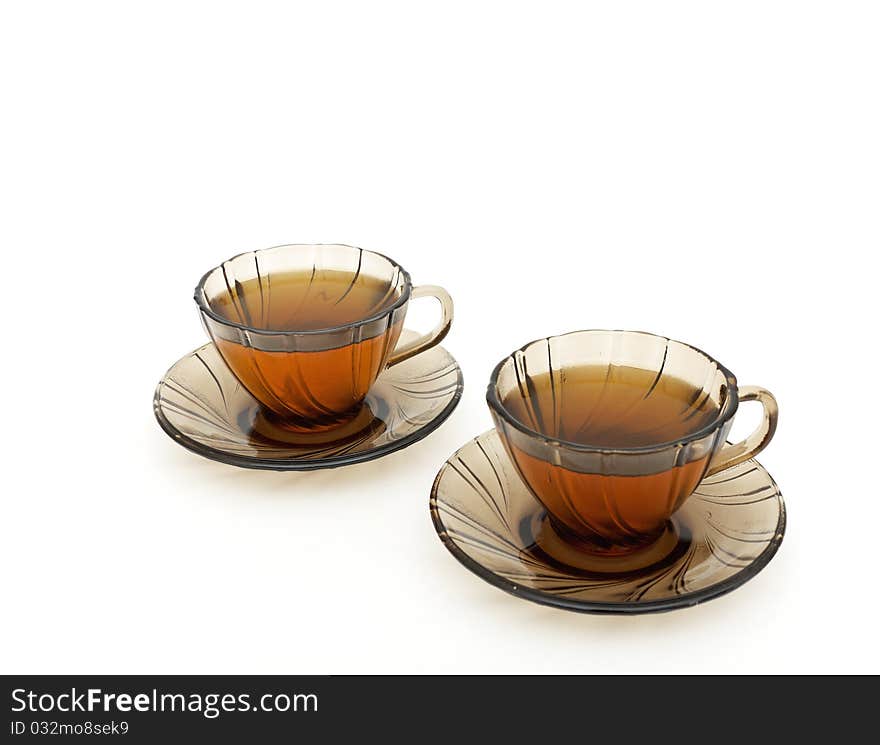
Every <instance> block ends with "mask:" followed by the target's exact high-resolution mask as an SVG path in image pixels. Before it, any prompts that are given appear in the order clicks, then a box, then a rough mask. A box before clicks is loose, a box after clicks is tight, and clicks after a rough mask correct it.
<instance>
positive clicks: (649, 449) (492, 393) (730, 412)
mask: <svg viewBox="0 0 880 745" xmlns="http://www.w3.org/2000/svg"><path fill="white" fill-rule="evenodd" d="M585 333H606V334H608V333H610V334H634V335H641V336H650V337H653V338H655V339H661V340H663V341H665V342H667V343H669V342H674V343H675V344H681V345H682V346H684V347H688V348H690V349H692V350H694V351H695V352H697V353H698V354H700V355H702V356H703V357H705V358H706V359H707V360H708V361H709V362H711V363H712V364H713V365H715V366H716V367H717V368H718V369H719V370H720V371H721V372H722V374H723V375H724V377H725V378H726V379H727V389H728V397H727V401H725V403H724V406H723V407H722V408H721V411H719V412H718V416H716V417H715V418H714V419H713V420H712V421H711V422H709V423H708V424H706V425H704V426H702V427H700V429H697V430H694V431H693V432H691V433H689V434H688V435H687V436H686V437H680V438H678V439H676V440H667V441H666V442H659V443H654V444H651V445H639V446H637V447H630V448H621V447H614V448H612V447H599V446H596V445H585V444H583V443H579V442H573V441H571V440H565V439H561V438H555V437H548V436H547V435H545V434H543V433H542V432H538V431H537V430H535V429H532V428H531V427H529V426H528V425H526V424H525V423H524V422H521V421H520V420H519V419H517V418H516V417H515V416H513V414H511V413H510V412H509V411H508V410H507V408H506V407H505V406H504V404H503V403H502V401H501V399H500V398H499V396H498V391H497V384H498V376H499V375H500V374H501V368H502V367H503V366H504V365H505V363H506V362H507V361H508V360H509V359H511V358H512V357H513V356H514V355H515V354H516V353H517V352H525V351H526V349H528V348H529V347H530V346H531V345H532V344H535V343H537V342H542V341H547V342H549V341H550V340H551V339H558V338H561V337H565V336H572V335H574V334H585ZM486 403H487V404H488V406H489V409H490V410H491V411H492V412H493V413H494V414H497V415H498V416H499V417H501V418H502V419H503V420H504V421H505V422H507V423H508V424H510V425H511V426H512V427H514V428H515V429H518V430H519V431H520V432H522V433H523V434H525V435H528V436H529V437H532V438H535V439H538V440H542V441H543V442H544V443H545V444H547V445H549V446H551V447H564V448H567V449H570V450H576V451H578V452H584V453H605V454H614V453H618V454H627V453H639V454H643V453H655V452H660V451H662V450H666V449H667V448H670V447H673V446H678V445H685V444H687V443H689V442H693V441H694V440H699V439H700V438H702V437H704V436H706V435H707V434H709V433H710V432H712V431H714V430H717V429H718V428H719V427H721V426H723V425H724V424H725V423H726V422H728V421H729V420H730V419H732V418H733V416H734V414H736V411H737V409H738V408H739V394H738V392H737V382H736V376H735V375H734V374H733V373H732V372H731V371H730V370H728V369H727V368H726V367H725V366H724V365H722V364H721V363H720V362H718V360H716V359H715V358H714V357H712V356H711V355H708V354H706V353H705V352H704V351H703V350H702V349H699V348H698V347H695V346H693V345H692V344H688V343H687V342H683V341H678V340H677V339H671V338H669V337H667V336H661V335H659V334H652V333H651V332H649V331H631V330H629V329H579V330H576V331H568V332H566V333H564V334H554V335H553V336H545V337H541V338H539V339H532V341H530V342H528V343H526V344H523V346H521V347H519V349H515V350H514V351H513V352H511V353H510V354H508V355H507V356H506V357H504V359H502V360H501V361H500V362H499V363H498V364H497V365H495V368H494V369H493V370H492V374H491V375H490V376H489V385H488V387H487V388H486Z"/></svg>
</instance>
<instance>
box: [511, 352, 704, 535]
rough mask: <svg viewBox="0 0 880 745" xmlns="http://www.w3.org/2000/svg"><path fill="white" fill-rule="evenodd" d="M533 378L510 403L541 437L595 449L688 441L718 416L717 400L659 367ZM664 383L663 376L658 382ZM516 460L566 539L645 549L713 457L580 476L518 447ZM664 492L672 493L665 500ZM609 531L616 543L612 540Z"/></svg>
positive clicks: (590, 369) (592, 369)
mask: <svg viewBox="0 0 880 745" xmlns="http://www.w3.org/2000/svg"><path fill="white" fill-rule="evenodd" d="M559 374H560V373H558V372H557V373H556V377H555V379H551V376H550V374H549V373H546V374H543V375H536V376H534V377H531V378H530V379H529V381H530V383H529V389H528V393H529V396H528V397H521V396H520V395H511V396H509V397H508V398H507V399H506V400H505V401H504V402H503V403H504V406H505V408H506V409H507V410H508V411H509V412H510V413H511V414H513V415H514V416H515V417H516V418H517V419H519V420H520V421H521V422H523V423H524V424H525V425H526V426H528V427H530V428H531V429H535V430H537V431H539V432H541V433H542V434H544V435H546V436H548V437H553V438H558V439H560V440H566V441H569V442H573V443H577V444H580V445H587V446H591V447H597V448H611V449H614V448H617V449H623V448H637V447H644V446H652V445H657V444H660V443H665V442H671V441H674V440H678V439H682V438H685V437H687V436H688V435H690V434H692V433H694V432H696V431H697V430H699V429H701V428H703V427H704V426H706V425H708V424H710V423H711V422H712V421H714V420H715V419H716V418H717V416H718V414H719V406H718V404H717V402H715V401H713V400H711V397H708V396H705V395H704V394H703V391H702V390H701V389H700V388H698V387H696V386H693V385H691V384H689V383H687V382H685V381H683V380H679V379H676V378H671V377H669V376H663V378H662V379H660V380H659V381H657V372H656V371H655V370H643V369H639V368H633V367H617V366H614V367H611V368H609V367H607V366H605V365H601V366H599V365H586V366H583V367H570V368H566V369H565V370H564V373H562V374H564V376H565V382H564V385H562V384H561V381H560V380H559ZM655 381H656V382H655ZM511 450H512V453H511V454H512V456H513V458H514V460H515V462H516V465H517V466H518V468H519V469H520V472H521V473H522V475H523V477H524V478H525V480H526V482H527V483H529V484H531V485H533V486H534V489H533V491H536V492H538V491H540V495H541V500H542V501H543V502H544V504H545V506H546V507H547V509H548V511H549V512H551V513H552V514H553V515H554V516H555V517H554V527H556V528H557V529H558V530H559V532H561V533H564V534H566V537H569V538H570V539H572V540H574V539H575V537H576V536H580V537H583V536H586V539H587V540H590V537H591V536H592V537H593V539H595V541H596V542H597V545H598V544H601V543H609V542H610V543H613V544H619V545H621V546H625V545H632V546H639V545H643V544H645V543H649V542H651V540H653V538H654V537H656V534H657V532H658V531H660V530H662V527H663V524H664V522H665V515H668V514H670V512H672V511H673V510H674V509H677V508H678V507H679V506H680V504H681V503H682V502H683V501H684V499H685V498H687V496H688V495H690V494H691V492H692V491H693V490H694V489H695V488H696V486H697V484H698V483H699V481H700V479H701V478H702V476H703V473H704V472H705V470H706V468H707V466H708V459H709V455H706V456H705V457H703V458H700V459H699V460H695V461H692V462H690V463H686V464H684V465H680V466H677V467H674V468H670V469H668V470H665V471H660V472H658V473H650V474H647V475H633V476H620V475H607V474H598V473H580V472H578V471H574V470H569V469H567V468H564V467H562V466H560V465H556V464H552V463H549V462H547V461H544V460H541V459H539V458H536V457H534V456H532V455H530V454H528V453H525V452H523V451H522V450H521V449H519V448H517V447H514V446H511ZM657 495H670V496H669V499H673V500H675V501H677V504H673V505H667V504H666V502H665V498H664V499H658V498H657ZM609 536H611V537H612V539H611V540H610V541H609Z"/></svg>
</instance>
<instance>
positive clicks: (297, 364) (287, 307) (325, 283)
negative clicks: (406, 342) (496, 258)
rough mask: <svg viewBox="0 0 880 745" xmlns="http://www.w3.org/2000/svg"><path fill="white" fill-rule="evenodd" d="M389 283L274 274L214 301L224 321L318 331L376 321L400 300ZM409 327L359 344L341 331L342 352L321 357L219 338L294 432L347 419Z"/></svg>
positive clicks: (344, 275) (343, 275)
mask: <svg viewBox="0 0 880 745" xmlns="http://www.w3.org/2000/svg"><path fill="white" fill-rule="evenodd" d="M399 297H400V296H399V291H398V290H397V289H395V288H394V287H393V286H392V285H390V284H389V282H388V281H386V280H380V279H376V278H374V277H369V276H365V275H357V276H355V275H353V274H351V273H348V272H334V271H325V270H322V271H320V272H312V271H311V270H309V271H307V272H290V273H285V274H272V275H271V276H268V277H266V276H264V277H262V278H254V279H250V280H248V281H246V282H243V283H241V282H239V283H236V285H235V287H234V288H232V293H231V294H224V295H222V296H219V297H217V298H215V299H213V300H211V308H212V310H213V311H214V312H215V313H217V314H218V315H220V316H222V317H223V318H225V319H227V320H229V321H233V322H235V323H240V324H242V325H245V326H248V327H251V328H256V329H263V330H271V331H317V330H322V329H331V328H334V327H337V326H345V325H347V324H351V323H355V322H357V321H360V320H363V319H365V318H368V317H370V316H373V315H375V314H377V313H379V312H381V311H382V310H383V309H385V308H387V307H388V306H390V305H392V304H393V303H394V302H395V301H397V300H398V299H399ZM400 331H401V324H400V323H399V322H398V323H395V324H393V325H391V326H387V327H385V328H384V329H383V330H382V331H381V332H380V333H379V334H377V335H373V336H371V337H369V338H359V336H358V334H357V331H356V330H355V331H353V330H351V329H344V330H341V331H339V332H335V334H334V335H331V338H332V337H333V336H338V342H339V344H338V346H334V347H333V348H331V349H320V350H316V351H275V350H266V349H254V348H252V347H248V346H243V345H241V344H237V343H235V342H231V341H228V340H224V339H219V338H218V339H215V343H216V344H217V348H218V350H219V351H220V354H221V355H222V356H223V358H224V360H226V363H227V365H228V366H229V367H230V369H231V370H232V371H233V372H234V373H235V375H236V377H237V378H238V379H239V380H240V381H241V382H242V384H243V385H244V386H245V387H246V388H247V389H248V390H250V391H251V392H252V393H254V394H255V395H257V397H258V398H260V400H261V401H263V402H264V404H266V405H267V406H268V407H269V408H270V409H271V410H272V411H273V412H274V413H275V414H276V415H277V416H278V417H280V418H281V419H283V420H284V421H285V422H286V423H287V424H288V425H289V426H290V427H291V428H294V429H298V428H302V429H321V428H324V429H326V428H328V427H334V426H337V425H338V424H340V423H342V422H345V421H347V420H348V419H349V418H351V416H352V415H353V414H354V413H356V411H357V410H358V409H359V407H360V404H361V403H362V402H363V400H364V398H365V396H366V395H367V392H368V391H369V389H370V386H371V385H372V384H373V382H374V381H375V379H376V377H377V376H378V374H379V373H380V372H381V371H382V369H383V368H384V366H385V363H386V361H387V359H388V356H389V354H390V353H391V351H392V350H393V349H394V347H395V345H396V344H397V340H398V338H399V336H400Z"/></svg>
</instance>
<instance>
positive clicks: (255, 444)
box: [153, 331, 463, 470]
mask: <svg viewBox="0 0 880 745" xmlns="http://www.w3.org/2000/svg"><path fill="white" fill-rule="evenodd" d="M415 336H416V335H415V334H413V333H412V332H409V331H404V340H405V341H406V340H408V339H409V337H415ZM462 388H463V380H462V374H461V370H460V368H459V366H458V363H457V362H456V361H455V359H454V358H453V357H452V356H451V355H450V354H449V353H448V352H447V351H446V350H445V349H443V347H440V346H435V347H434V348H432V349H429V350H428V351H426V352H423V353H422V354H419V355H417V356H416V357H413V358H411V359H408V360H405V361H404V362H401V363H400V364H398V365H395V366H394V367H391V368H388V369H387V370H385V371H383V372H382V373H381V374H380V376H379V378H378V379H377V381H376V384H375V385H374V386H373V387H372V389H371V390H370V391H369V393H368V394H367V396H366V398H365V400H364V403H363V405H362V407H361V408H360V410H359V412H358V414H357V415H356V416H355V417H354V418H353V419H352V420H351V421H350V422H349V423H347V424H346V425H343V426H342V427H341V428H337V429H334V430H330V431H327V432H325V433H323V435H321V434H317V433H313V432H309V433H303V434H297V433H295V432H291V431H290V430H288V429H286V428H283V427H280V426H278V425H277V423H276V422H274V421H272V419H271V418H269V417H267V415H266V411H265V408H264V407H263V406H261V405H260V403H259V402H258V401H257V400H256V399H255V398H254V397H253V396H252V395H251V394H250V393H249V392H248V391H247V389H246V388H244V387H243V386H242V385H241V383H240V382H239V381H238V379H237V378H235V376H233V375H232V373H231V372H230V370H229V368H228V367H227V366H226V364H224V362H223V359H222V358H221V357H220V354H219V352H218V351H217V348H216V347H215V346H214V345H213V344H206V345H205V346H203V347H201V348H199V349H197V350H195V351H194V352H192V353H191V354H188V355H186V356H185V357H183V358H182V359H180V360H178V362H177V363H175V364H174V365H173V366H172V367H171V369H170V370H168V372H167V373H166V374H165V376H164V377H163V378H162V381H161V382H160V383H159V385H158V387H157V388H156V393H155V396H154V400H153V408H154V412H155V414H156V418H157V419H158V421H159V424H160V425H161V426H162V428H163V429H164V430H165V431H166V432H167V433H168V434H169V435H170V436H171V437H172V438H173V439H174V441H175V442H177V443H179V444H181V445H183V446H184V447H186V448H188V449H190V450H192V451H194V452H196V453H199V454H200V455H203V456H205V457H207V458H211V459H213V460H218V461H222V462H224V463H229V464H232V465H236V466H244V467H248V468H263V469H272V470H310V469H316V468H330V467H334V466H342V465H347V464H350V463H358V462H361V461H366V460H372V459H373V458H378V457H380V456H382V455H385V454H387V453H390V452H393V451H395V450H399V449H401V448H404V447H407V446H408V445H411V444H412V443H414V442H417V441H419V440H420V439H422V438H423V437H426V436H427V435H428V434H430V433H431V432H433V431H434V430H435V429H436V428H437V427H438V426H439V425H440V424H441V423H442V422H444V421H445V420H446V419H447V417H448V416H449V415H450V414H451V413H452V411H453V409H454V408H455V406H456V405H457V404H458V402H459V400H460V398H461V393H462Z"/></svg>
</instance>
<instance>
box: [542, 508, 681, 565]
mask: <svg viewBox="0 0 880 745" xmlns="http://www.w3.org/2000/svg"><path fill="white" fill-rule="evenodd" d="M533 520H534V524H532V525H530V526H529V527H528V530H529V531H530V532H531V534H532V535H533V536H534V544H533V546H532V547H531V549H530V550H535V551H540V552H541V553H543V554H545V555H546V556H547V557H548V558H549V559H551V560H552V561H554V562H556V563H559V564H562V565H564V566H566V567H571V568H574V569H579V570H582V571H586V572H598V573H608V574H625V573H627V572H635V571H640V570H643V569H645V568H646V567H649V566H652V565H654V564H660V563H661V562H664V561H668V560H669V559H670V558H674V557H677V556H679V555H680V554H682V553H684V552H685V551H686V550H687V548H688V546H689V545H690V543H691V536H690V533H689V531H688V530H687V528H686V527H683V526H681V525H679V524H678V523H677V522H675V521H674V520H667V522H666V523H665V525H664V526H663V528H662V529H661V530H660V532H659V533H657V534H654V535H652V536H647V537H645V539H644V540H643V541H642V542H640V543H638V544H635V545H630V546H611V545H609V546H601V545H597V544H594V543H589V542H587V541H584V540H582V539H580V538H578V537H576V536H573V535H572V534H571V533H570V531H566V530H565V528H560V527H559V526H558V525H557V524H556V523H555V521H553V520H552V519H551V518H550V516H549V515H547V514H546V513H544V514H543V515H537V516H535V517H534V518H533Z"/></svg>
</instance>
